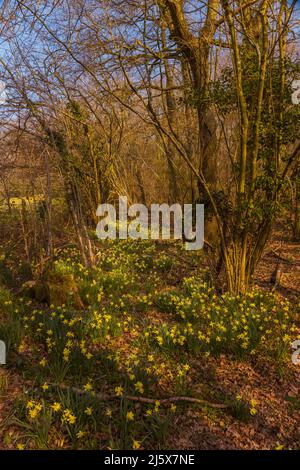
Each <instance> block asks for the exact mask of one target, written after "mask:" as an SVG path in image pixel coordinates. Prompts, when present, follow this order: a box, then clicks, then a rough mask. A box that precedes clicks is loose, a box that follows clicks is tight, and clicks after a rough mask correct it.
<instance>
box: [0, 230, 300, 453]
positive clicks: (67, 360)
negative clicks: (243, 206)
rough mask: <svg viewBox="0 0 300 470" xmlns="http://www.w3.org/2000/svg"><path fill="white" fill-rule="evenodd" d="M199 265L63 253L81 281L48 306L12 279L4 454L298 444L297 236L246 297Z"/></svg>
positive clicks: (2, 414) (6, 305)
mask: <svg viewBox="0 0 300 470" xmlns="http://www.w3.org/2000/svg"><path fill="white" fill-rule="evenodd" d="M200 261H201V260H200ZM279 262H280V269H281V271H282V277H281V280H280V285H278V286H275V287H274V286H272V285H271V284H270V277H271V274H272V272H273V271H274V269H275V268H276V266H277V265H278V263H279ZM198 266H199V264H198V263H197V262H196V263H195V260H194V259H193V257H192V256H191V254H189V253H186V252H185V251H184V250H182V249H180V248H179V247H178V246H177V245H173V244H153V243H150V242H142V243H137V244H133V243H132V242H130V243H129V242H125V243H123V244H121V245H120V244H114V243H111V244H108V245H101V247H100V248H99V255H98V265H97V268H95V269H94V270H92V271H88V270H86V269H85V268H84V267H83V266H82V265H81V264H80V261H79V258H78V254H77V252H76V250H75V249H74V248H72V249H70V250H64V251H63V252H59V253H57V261H56V264H55V266H54V270H55V272H56V276H57V278H58V283H61V284H62V285H63V282H65V280H66V279H67V280H68V282H69V281H70V279H72V282H73V280H74V281H75V284H74V285H75V287H74V286H73V284H71V285H70V284H68V285H67V287H66V290H69V291H70V292H69V294H70V296H69V297H68V298H67V297H66V298H63V297H61V293H59V296H58V297H59V300H57V294H58V293H57V284H56V285H54V287H53V282H54V284H55V282H57V281H54V280H53V279H52V285H51V288H50V293H52V292H54V293H55V296H54V294H53V297H51V301H53V304H54V305H50V307H47V306H46V305H44V304H39V303H37V302H36V301H34V300H33V301H31V300H28V299H26V298H25V297H24V296H23V293H22V294H20V293H19V294H18V295H17V294H16V293H13V294H11V292H9V291H8V290H6V289H4V288H3V289H2V293H1V292H0V338H2V337H3V336H4V338H7V341H9V342H10V353H9V356H10V357H9V361H8V365H7V366H5V367H4V366H1V367H0V400H1V401H0V449H15V448H18V449H20V450H21V449H23V448H26V449H33V448H35V449H36V448H38V449H40V448H50V449H60V448H74V449H87V448H93V449H94V448H97V449H107V448H111V449H128V448H129V449H130V448H134V449H138V448H145V449H278V450H280V449H299V448H300V426H299V422H300V366H299V365H298V366H297V365H294V364H293V363H292V359H291V355H292V352H293V351H292V349H291V344H292V342H293V341H295V340H296V339H297V338H300V336H299V333H300V322H299V293H300V276H299V272H300V250H299V244H298V245H297V244H295V243H292V242H291V241H290V240H289V237H288V236H285V234H284V232H283V230H282V227H281V228H279V229H278V230H276V231H275V232H274V235H273V237H272V242H271V243H270V244H269V245H268V247H267V249H266V252H265V255H264V257H263V259H262V261H261V263H260V265H259V267H258V270H257V275H256V280H255V283H256V285H257V287H255V288H254V289H253V291H251V292H250V293H249V295H247V296H244V297H238V298H237V297H233V296H229V295H226V294H225V295H223V296H217V295H216V294H215V293H214V291H213V289H212V288H211V287H210V285H209V283H208V284H207V282H204V281H203V279H206V276H205V270H203V267H202V268H200V269H199V267H198ZM52 277H53V276H52ZM53 299H54V300H53ZM78 299H79V300H78ZM78 302H79V304H80V303H81V302H83V305H78ZM1 312H2V314H1ZM1 315H2V320H3V322H4V320H5V321H6V322H7V318H8V319H9V322H10V329H9V328H8V327H6V330H5V329H4V327H3V326H2V330H1ZM12 330H13V333H12ZM174 396H175V397H182V396H185V397H188V398H189V399H195V402H187V401H176V400H174V399H173V400H170V402H168V403H167V404H164V403H163V401H162V400H163V399H164V398H170V397H174ZM148 398H150V399H151V400H152V401H147V399H148ZM197 399H200V400H203V402H202V403H197V402H196V400H197Z"/></svg>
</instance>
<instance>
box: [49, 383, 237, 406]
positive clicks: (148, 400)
mask: <svg viewBox="0 0 300 470" xmlns="http://www.w3.org/2000/svg"><path fill="white" fill-rule="evenodd" d="M49 385H50V386H51V387H57V388H60V389H61V390H70V391H72V392H74V393H77V395H86V394H92V396H94V397H96V398H98V399H99V400H102V401H112V400H116V399H118V398H124V399H126V400H129V401H134V402H138V403H148V404H151V405H155V404H156V403H158V402H159V403H160V405H169V404H171V403H176V402H177V403H178V402H186V403H197V404H199V405H204V406H209V407H210V408H218V409H226V408H229V406H228V405H223V404H220V403H211V402H209V401H206V400H201V399H199V398H193V397H170V398H162V399H157V398H146V397H136V396H131V395H122V396H121V397H117V396H116V395H105V394H100V393H95V392H90V391H87V390H82V389H81V388H77V387H69V386H67V385H63V384H49Z"/></svg>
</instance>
